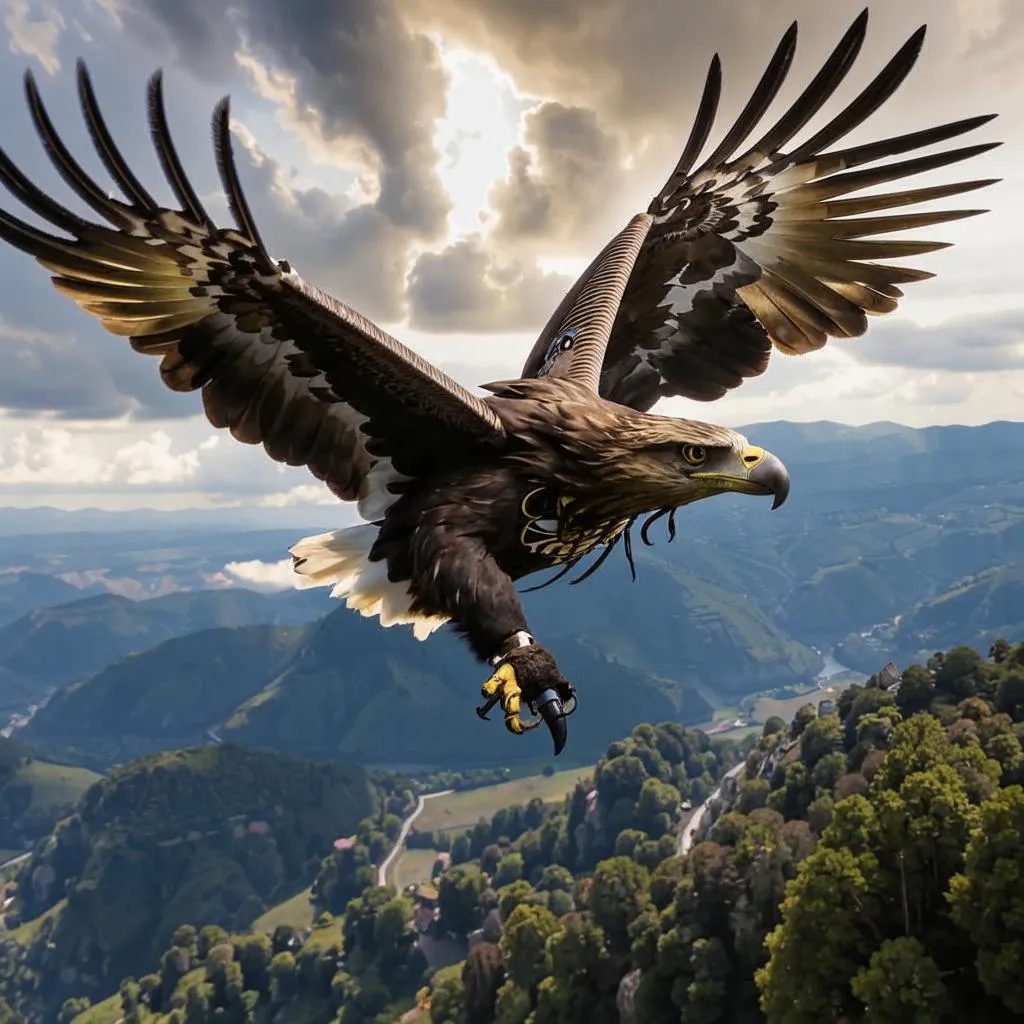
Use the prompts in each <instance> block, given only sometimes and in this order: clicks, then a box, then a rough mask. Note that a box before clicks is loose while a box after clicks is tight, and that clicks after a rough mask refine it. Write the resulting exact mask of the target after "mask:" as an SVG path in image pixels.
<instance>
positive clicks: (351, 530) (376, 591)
mask: <svg viewBox="0 0 1024 1024" xmlns="http://www.w3.org/2000/svg"><path fill="white" fill-rule="evenodd" d="M377 530H378V528H377V527H376V526H374V525H372V524H371V523H365V524H361V525H359V526H350V527H348V528H347V529H345V530H335V531H334V532H332V533H321V534H318V535H317V536H315V537H306V538H304V539H303V540H300V541H299V542H298V543H297V544H295V545H294V546H293V547H292V548H291V549H290V552H289V553H290V554H291V556H292V568H293V569H294V570H295V574H296V576H297V579H296V586H297V587H299V588H300V589H306V588H309V587H330V588H331V597H338V598H341V597H344V598H346V601H345V604H346V605H347V606H348V607H349V608H352V609H354V610H356V611H358V612H359V613H360V614H362V615H365V616H367V617H372V616H374V615H376V616H378V617H379V618H380V624H381V625H382V626H395V625H399V624H404V625H411V626H412V627H413V633H414V635H415V636H416V639H417V640H426V638H427V637H428V636H430V634H431V633H433V632H434V630H436V629H439V628H440V627H441V626H443V625H444V624H445V622H447V621H448V619H447V618H446V617H444V616H427V615H423V614H421V613H418V612H415V611H413V610H412V604H413V597H412V594H411V593H410V591H409V581H408V580H399V581H392V580H389V579H388V569H387V562H385V561H384V560H383V559H382V560H380V561H376V562H371V561H370V551H371V550H372V548H373V545H374V542H375V541H376V540H377Z"/></svg>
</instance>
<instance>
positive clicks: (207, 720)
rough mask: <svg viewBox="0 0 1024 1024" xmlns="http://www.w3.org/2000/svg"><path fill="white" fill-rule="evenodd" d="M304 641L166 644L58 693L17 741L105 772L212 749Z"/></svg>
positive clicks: (283, 634) (201, 636)
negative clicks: (180, 751) (213, 738)
mask: <svg viewBox="0 0 1024 1024" xmlns="http://www.w3.org/2000/svg"><path fill="white" fill-rule="evenodd" d="M304 635H305V631H304V630H303V629H301V628H297V627H282V626H245V627H240V628H236V629H209V630H202V631H200V632H196V633H190V634H188V635H187V636H183V637H177V638H175V639H173V640H168V641H166V642H165V643H162V644H158V645H157V646H155V647H153V648H151V649H150V650H148V651H144V652H142V653H141V654H132V655H129V656H127V657H125V658H122V659H120V660H119V661H115V662H114V663H113V664H111V665H108V666H107V667H106V668H104V669H102V670H101V671H99V672H97V673H96V674H95V675H93V676H90V677H87V678H86V679H84V680H82V681H81V682H77V683H72V684H71V685H70V686H67V687H65V688H64V689H62V690H59V691H58V692H57V693H56V694H54V696H53V697H52V698H51V699H50V701H49V703H48V704H47V705H46V706H45V707H44V708H42V709H41V710H40V711H39V712H38V714H37V715H36V716H35V717H34V718H33V719H32V721H31V722H30V723H29V724H28V725H27V726H26V728H25V729H24V730H22V731H21V732H20V733H19V735H20V736H21V737H23V738H24V739H25V740H26V741H28V742H30V743H33V744H34V745H35V747H36V749H37V750H39V751H40V752H52V753H58V752H59V754H60V756H61V757H62V758H69V759H72V760H74V761H75V762H76V763H80V764H93V765H97V766H100V767H105V766H108V765H110V764H113V763H116V762H119V761H128V760H131V759H132V758H133V757H139V756H142V755H144V754H150V753H154V752H155V751H158V750H168V749H174V748H176V747H188V746H196V745H199V744H202V743H206V742H208V741H209V738H210V737H209V730H211V729H215V728H216V727H217V726H219V725H220V724H221V723H223V722H224V721H225V720H226V719H227V718H228V717H230V716H231V714H232V713H233V712H234V710H235V708H236V707H237V706H238V705H239V704H240V703H242V702H244V701H246V700H248V699H249V698H250V697H252V695H253V694H254V693H258V692H259V691H260V689H261V688H262V687H263V686H264V685H266V684H267V683H268V682H270V680H272V679H273V678H274V676H275V675H276V674H277V672H278V671H279V670H280V667H281V665H282V664H283V663H284V662H285V661H286V659H287V658H288V657H289V656H290V655H291V654H292V653H293V652H294V651H295V650H296V648H297V647H298V645H299V642H300V641H301V639H302V638H303V636H304Z"/></svg>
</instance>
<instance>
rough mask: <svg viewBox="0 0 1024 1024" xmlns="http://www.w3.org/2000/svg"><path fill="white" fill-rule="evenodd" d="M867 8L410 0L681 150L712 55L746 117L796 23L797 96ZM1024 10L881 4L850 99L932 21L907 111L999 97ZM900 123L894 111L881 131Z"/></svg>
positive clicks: (534, 79) (852, 2)
mask: <svg viewBox="0 0 1024 1024" xmlns="http://www.w3.org/2000/svg"><path fill="white" fill-rule="evenodd" d="M863 6H864V3H863V0H833V2H832V3H830V4H828V5H827V13H826V11H825V9H824V8H823V7H822V5H821V4H820V2H818V0H786V2H785V3H774V4H766V3H764V2H763V0H736V2H733V3H728V4H725V3H721V4H702V5H699V6H697V5H694V4H692V3H680V2H679V0H644V2H643V3H627V2H623V0H525V2H520V3H514V4H511V3H508V2H507V0H407V9H408V11H409V16H410V18H411V19H412V20H413V21H414V22H415V23H416V24H417V25H420V26H423V27H425V28H430V29H433V30H435V31H439V32H441V33H442V34H444V36H445V38H446V39H449V40H450V41H452V42H458V43H459V44H461V45H464V46H467V47H476V48H480V49H483V50H486V51H487V52H489V53H492V54H493V55H494V56H495V57H496V58H497V60H498V61H499V62H500V64H501V65H502V67H504V68H505V69H506V70H507V71H508V72H509V73H510V74H511V75H512V76H513V78H514V79H515V81H516V83H517V84H518V85H519V87H520V88H521V89H523V90H524V91H526V92H530V93H532V94H534V95H537V96H544V97H557V98H558V99H559V100H560V101H561V102H562V103H566V104H570V105H578V106H584V107H590V108H592V109H594V110H596V111H597V112H598V113H599V115H600V117H601V119H602V122H603V123H605V124H611V125H613V126H615V127H617V128H620V129H623V130H625V131H628V132H630V133H631V134H632V135H633V136H634V137H642V136H644V135H649V134H650V133H652V132H657V133H659V134H665V135H668V134H669V133H670V134H671V138H670V139H667V140H666V141H667V142H668V143H669V145H670V148H678V147H679V146H680V145H681V143H682V139H683V137H685V133H686V130H687V129H688V127H689V125H688V121H689V117H690V116H691V113H692V111H693V110H694V109H695V106H696V93H697V90H698V89H699V88H700V86H701V84H702V81H703V77H704V73H705V70H706V68H707V64H708V60H709V59H710V57H711V54H712V53H714V52H716V51H719V52H721V54H722V58H723V63H724V71H725V91H724V95H723V107H724V109H725V110H726V111H729V110H736V111H738V109H739V107H738V105H737V100H738V101H739V102H740V103H742V102H743V101H745V100H746V98H747V95H746V93H748V92H749V89H750V88H751V86H752V85H753V83H754V81H756V79H757V77H758V76H759V75H760V73H761V71H762V69H763V67H764V65H765V64H766V62H767V60H768V57H769V56H770V53H771V50H772V49H773V48H774V45H775V43H776V41H777V40H778V39H779V38H781V36H782V33H783V31H784V30H785V28H786V27H787V25H788V23H789V22H790V21H792V20H793V19H797V20H799V22H800V38H801V44H800V48H799V51H798V55H797V59H796V61H795V64H794V70H793V77H794V84H793V85H792V86H791V87H790V88H789V89H788V90H787V91H786V93H785V94H784V95H788V96H790V97H792V96H795V93H796V90H797V89H799V88H801V87H802V85H803V84H804V83H805V82H806V81H807V80H809V78H810V76H811V75H812V74H813V73H814V72H815V71H817V70H818V67H819V66H820V64H821V62H822V61H823V60H824V58H825V56H826V55H827V54H828V52H829V51H830V50H831V48H832V47H833V46H835V44H836V43H837V42H838V40H839V36H840V34H841V33H842V32H843V31H844V30H845V28H846V27H847V26H848V25H849V24H850V23H851V22H852V21H853V19H854V18H855V17H856V16H857V14H858V13H859V12H860V10H861V9H862V8H863ZM1017 7H1018V5H1015V4H1010V3H1003V4H1001V5H999V6H996V5H993V4H984V3H974V2H964V3H955V4H954V3H949V4H942V5H937V4H934V3H932V2H930V0H910V2H908V3H905V4H898V5H897V4H878V5H875V6H873V7H872V9H871V25H870V29H869V37H868V41H867V43H866V45H865V48H864V54H863V55H862V57H861V58H860V60H859V61H858V66H857V67H855V69H854V71H853V72H852V73H851V75H850V79H849V85H848V88H849V90H850V95H852V94H853V89H855V88H858V87H859V86H860V85H863V84H864V83H865V82H866V81H867V79H868V77H870V76H871V75H872V74H874V73H875V72H876V71H877V70H878V69H879V68H880V67H881V65H882V64H883V63H884V62H885V60H887V59H888V57H889V56H890V55H891V54H892V53H893V52H895V50H896V49H897V48H898V46H899V45H900V44H901V43H902V42H903V41H904V40H905V39H906V38H907V37H908V36H909V35H910V33H911V32H912V31H914V29H916V28H917V26H918V25H919V24H920V23H921V22H927V23H928V26H929V41H928V55H927V60H926V61H922V62H921V63H922V67H920V68H919V69H918V70H917V71H915V74H914V78H913V79H912V80H911V81H909V82H908V83H906V85H905V86H904V87H903V88H902V89H901V94H902V95H901V101H900V102H899V103H898V104H897V106H898V107H900V108H901V109H902V112H903V113H904V114H905V112H906V111H907V110H913V109H914V108H913V106H911V105H909V104H908V103H907V102H906V101H907V100H908V99H909V98H910V97H911V96H917V97H921V98H925V99H929V98H930V99H931V100H932V103H934V98H935V93H934V91H932V87H934V86H935V85H936V84H938V85H941V86H944V87H943V88H942V91H941V93H940V95H942V96H943V97H945V98H946V99H945V104H946V106H947V107H949V106H950V105H951V104H953V105H955V103H956V102H957V100H958V98H963V97H964V94H965V93H969V94H972V95H970V96H968V97H966V98H967V101H968V102H972V101H973V100H974V99H975V98H976V96H977V95H978V94H979V93H983V94H985V93H988V94H989V96H990V93H989V91H988V90H987V89H986V87H985V84H984V82H983V81H981V79H982V77H983V76H991V75H993V74H996V73H998V67H999V61H1000V60H1001V59H1002V58H1003V54H1004V53H1005V51H1007V50H1008V49H1012V47H1013V45H1014V44H1012V42H1011V41H1009V40H1008V39H1007V38H1006V36H1007V35H1008V34H1010V33H1012V26H1013V23H1014V22H1015V21H1016V20H1018V19H1019V18H1020V12H1019V11H1018V10H1017ZM951 58H963V60H962V61H958V63H957V65H956V66H957V70H958V74H957V85H956V90H955V91H954V90H951V89H950V87H949V80H948V68H949V66H950V64H949V63H948V61H949V60H950V59H951ZM861 63H862V64H863V66H860V65H861ZM925 65H926V66H925ZM1018 77H1019V76H1018ZM968 79H970V81H968ZM1018 86H1019V83H1018ZM845 88H847V86H844V89H845ZM723 116H724V117H727V116H728V114H727V113H726V114H724V115H723ZM896 116H897V115H896V114H895V112H894V111H891V112H886V111H885V110H883V111H882V112H880V113H879V115H878V116H877V117H876V118H875V119H873V122H874V124H875V125H878V124H885V123H886V121H887V120H888V119H890V118H893V117H896ZM890 123H891V121H890ZM871 131H874V128H872V129H871Z"/></svg>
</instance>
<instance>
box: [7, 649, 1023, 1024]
mask: <svg viewBox="0 0 1024 1024" xmlns="http://www.w3.org/2000/svg"><path fill="white" fill-rule="evenodd" d="M1022 737H1024V644H1020V645H1018V646H1016V647H1014V646H1013V645H1011V644H1009V643H1007V642H1005V641H1000V642H998V643H996V644H994V645H993V648H992V650H991V652H990V654H989V657H987V658H985V657H982V656H981V655H979V654H978V653H977V652H975V651H973V650H970V649H967V648H960V649H954V650H951V651H948V652H946V653H943V654H937V655H935V656H933V657H932V658H931V659H930V660H929V662H928V664H927V665H916V666H910V667H908V668H906V670H905V671H904V672H903V674H902V679H901V680H900V681H899V682H898V683H894V682H893V677H892V676H891V675H890V674H887V673H883V674H880V675H876V676H872V677H871V678H870V679H869V680H868V681H867V683H866V684H865V685H864V686H851V687H849V688H848V689H846V690H845V691H844V692H843V693H842V695H841V697H840V698H839V699H838V701H837V702H836V706H835V709H834V711H833V710H830V709H829V708H828V706H820V707H818V708H816V707H815V706H814V705H813V704H811V705H807V706H806V707H804V708H801V709H800V711H799V712H798V713H797V714H796V716H795V717H794V719H793V721H792V722H791V723H788V724H787V723H785V722H783V721H782V720H781V719H777V718H776V719H772V720H770V721H769V722H768V723H767V724H766V725H765V728H764V733H763V735H761V736H760V737H751V741H750V743H748V744H747V745H746V747H745V748H742V749H747V748H749V751H748V752H747V753H746V758H745V761H743V762H741V764H742V766H743V777H742V781H741V782H740V784H739V786H738V787H726V789H725V790H724V796H723V797H722V798H719V799H716V800H715V801H713V802H712V805H711V808H710V810H709V813H708V815H707V817H706V821H708V822H710V823H711V824H710V831H709V832H707V833H702V834H698V836H697V840H698V841H697V843H696V845H695V846H694V847H693V848H692V849H691V850H690V851H689V852H688V853H687V854H685V855H679V854H678V852H677V851H678V849H679V841H678V834H677V833H678V831H679V830H681V829H687V828H689V827H691V824H692V823H691V822H690V821H689V814H690V810H689V808H688V806H687V805H685V804H683V803H682V795H683V794H682V792H681V788H680V787H684V788H685V784H686V783H687V782H688V781H689V780H693V779H696V778H702V779H703V778H705V777H706V778H707V779H709V780H712V784H713V783H714V782H716V781H719V780H721V779H722V778H723V776H724V773H725V772H726V770H727V769H728V767H729V765H731V764H732V763H733V759H734V758H735V757H737V756H742V750H741V748H739V747H737V745H736V743H735V742H734V741H728V740H724V741H716V742H712V741H710V740H709V739H708V737H706V736H704V735H703V734H702V733H699V732H694V731H691V730H685V729H682V728H681V727H680V726H678V725H676V724H664V725H653V726H652V725H646V724H645V725H640V726H638V727H636V728H635V729H634V730H633V732H632V734H631V735H630V736H628V737H626V738H624V739H622V740H620V741H617V742H615V743H613V744H612V745H611V746H610V747H609V749H608V751H607V753H606V755H605V756H604V757H603V758H602V759H601V760H600V761H599V762H598V764H597V765H596V766H595V769H594V774H593V779H592V781H588V782H585V783H582V784H580V785H578V786H577V788H576V790H575V791H574V792H572V793H571V794H570V795H569V796H568V797H567V798H566V799H565V801H564V803H563V804H560V805H545V804H543V803H542V802H541V801H539V800H535V801H531V802H530V804H528V805H526V806H519V807H510V808H505V809H503V810H501V811H500V812H498V813H497V814H495V815H494V816H493V817H492V818H491V819H490V820H483V821H481V822H479V823H478V824H477V826H475V827H474V828H472V829H469V830H467V831H465V832H460V833H458V834H456V835H455V836H450V837H449V839H450V840H451V843H450V858H451V862H450V864H445V863H440V864H438V865H435V869H434V873H435V884H436V896H435V895H434V894H433V893H432V892H431V891H430V890H429V887H427V888H419V887H417V886H416V885H412V886H410V888H409V889H408V890H407V891H405V892H396V891H395V889H394V888H392V887H390V886H384V887H378V886H377V885H376V884H375V883H376V879H375V877H374V872H373V871H372V870H371V865H372V863H373V862H374V860H375V859H376V858H379V857H380V856H382V854H383V850H384V848H385V847H386V841H385V842H381V841H378V837H376V836H375V835H374V834H373V831H372V830H370V831H369V832H367V831H365V830H364V828H363V826H361V827H360V831H359V835H358V836H357V837H355V838H354V841H353V842H351V843H347V844H342V845H341V846H340V847H339V848H337V849H336V850H334V851H333V852H332V853H331V854H330V855H329V856H328V857H326V858H325V859H324V861H323V863H322V865H321V868H320V872H319V875H318V878H317V881H316V883H315V885H314V888H313V899H314V901H315V902H316V904H317V905H318V907H319V909H320V910H321V911H322V912H323V913H322V915H321V919H320V923H319V925H318V926H317V927H314V928H313V929H312V930H311V932H310V933H309V934H308V935H306V934H296V933H294V932H293V931H292V929H291V928H290V927H287V926H284V925H282V926H279V927H278V928H276V929H275V930H274V931H273V934H272V935H252V934H239V933H236V934H235V935H230V934H228V933H227V932H226V931H224V930H223V929H221V928H216V927H207V928H204V929H198V930H197V929H196V928H190V927H181V928H178V929H177V930H176V931H175V932H174V934H173V935H172V936H171V937H170V939H169V942H170V946H169V948H167V950H166V952H164V954H163V955H162V956H160V957H158V956H156V955H153V956H152V957H151V958H150V960H149V963H148V967H147V968H146V969H147V970H149V971H150V972H151V973H147V974H144V975H142V976H141V977H138V976H137V977H138V980H135V979H125V980H124V981H123V982H122V984H121V990H120V994H119V995H115V996H113V997H111V999H110V1000H108V1001H105V1002H104V1003H102V1004H100V1005H99V1006H97V1007H96V1011H95V1013H93V1011H91V1010H86V1009H85V1004H84V1003H83V1002H81V1001H78V1000H74V1001H71V1002H69V1003H67V1004H66V1006H65V1008H64V1011H63V1014H64V1016H63V1017H62V1020H70V1019H77V1016H76V1015H78V1014H81V1024H105V1022H107V1021H111V1022H112V1021H114V1020H118V1019H121V1018H123V1019H124V1020H125V1021H126V1022H129V1021H130V1022H132V1024H135V1022H139V1021H142V1022H145V1024H212V1022H214V1021H218V1022H220V1021H239V1022H243V1021H247V1022H253V1024H271V1022H274V1021H278V1022H284V1021H303V1022H306V1024H333V1022H335V1021H340V1022H341V1024H371V1022H373V1024H398V1022H399V1021H401V1022H403V1024H417V1022H419V1024H428V1022H429V1024H449V1022H450V1024H528V1022H531V1024H533V1022H535V1024H576V1022H586V1024H590V1022H595V1024H604V1022H607V1024H616V1022H619V1021H625V1022H627V1024H677V1022H678V1021H680V1020H688V1021H708V1022H711V1021H723V1022H724V1021H730V1022H732V1021H736V1022H739V1024H747V1022H751V1024H753V1022H756V1021H767V1022H768V1024H820V1022H822V1021H827V1020H834V1019H842V1020H845V1021H849V1022H869V1021H870V1022H881V1021H884V1022H889V1021H893V1022H895V1021H904V1020H911V1021H919V1022H932V1021H934V1022H939V1024H941V1022H944V1021H947V1020H949V1021H967V1020H971V1021H983V1022H991V1024H998V1022H1003V1021H1009V1020H1013V1019H1019V1018H1020V1016H1021V1015H1022V1014H1024V976H1022V974H1021V972H1020V969H1019V965H1020V955H1019V951H1020V950H1022V949H1024V892H1022V891H1021V888H1020V885H1019V880H1020V878H1021V877H1024V745H1022ZM751 743H752V746H751ZM382 785H383V787H384V792H385V793H386V794H387V795H386V797H385V806H386V807H389V806H395V807H397V806H398V805H399V804H401V805H403V806H405V805H406V804H407V802H408V787H409V785H411V780H403V779H401V778H393V779H392V780H391V782H390V783H388V782H387V781H386V780H383V779H382ZM94 792H95V791H94ZM403 794H404V795H403ZM97 799H98V798H97V797H95V796H93V797H92V800H93V801H96V800H97ZM723 801H724V803H723ZM99 803H100V804H102V803H103V801H102V800H101V801H99ZM115 820H116V817H115ZM434 841H440V837H435V839H434ZM360 886H361V888H360ZM76 898H77V897H69V905H70V904H71V902H73V900H74V899H76ZM424 901H426V902H424ZM417 903H419V904H420V906H419V908H418V909H417ZM435 903H436V908H437V915H438V916H437V920H436V921H435V920H433V917H434V914H433V912H432V911H431V912H430V913H428V914H427V917H426V919H424V917H423V914H424V907H426V908H427V910H428V911H429V910H430V907H432V906H433V905H434V904H435ZM331 912H335V913H338V914H341V913H343V915H344V916H343V919H341V918H338V919H332V916H331ZM55 933H56V929H55V930H54V934H55ZM50 938H52V935H51V936H49V937H47V935H46V925H45V924H44V925H43V926H41V927H40V928H39V932H38V938H37V940H36V941H35V942H33V943H32V944H31V946H30V947H29V949H28V950H27V951H26V952H24V953H21V952H19V951H18V950H16V949H13V948H12V947H11V946H10V945H9V946H8V948H7V956H8V962H7V966H6V971H5V972H4V975H3V976H4V977H5V979H6V980H5V981H4V982H3V984H4V985H5V989H4V994H5V997H6V999H7V1002H8V1004H10V1006H11V1007H13V1008H14V1009H12V1010H11V1019H12V1020H16V1019H17V1016H16V1015H17V1013H18V1012H21V1010H19V1007H20V1008H21V1009H22V1010H24V1009H29V1008H31V1007H32V1006H33V1005H36V1006H38V1001H35V1002H34V1001H33V1000H38V992H39V989H38V988H37V989H36V990H35V994H34V995H33V992H32V979H33V978H34V977H37V976H38V975H37V974H36V973H35V972H38V971H39V970H40V967H39V965H40V963H46V962H47V954H46V952H45V950H46V949H47V948H48V947H47V946H46V943H45V942H44V941H43V940H44V939H46V940H47V941H49V939H50ZM441 951H444V954H443V955H444V957H448V958H449V961H450V960H452V959H454V960H455V961H456V962H454V963H450V965H449V966H440V969H438V967H439V964H441V963H444V958H443V957H442V960H441V961H440V962H438V961H437V960H436V959H434V960H431V958H436V957H437V956H438V955H439V953H440V952H441ZM432 963H433V964H434V966H433V967H432V966H431V964H432ZM83 1010H85V1012H84V1013H83V1012H82V1011H83Z"/></svg>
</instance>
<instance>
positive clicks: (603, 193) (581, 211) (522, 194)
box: [490, 101, 622, 248]
mask: <svg viewBox="0 0 1024 1024" xmlns="http://www.w3.org/2000/svg"><path fill="white" fill-rule="evenodd" d="M523 122H524V124H523V136H524V142H525V146H516V147H514V148H513V149H512V150H511V151H510V153H509V173H508V175H507V177H506V178H505V179H504V180H503V181H499V182H497V183H496V184H495V185H494V187H493V188H492V189H491V195H490V200H491V207H492V208H493V210H494V212H495V214H496V215H497V218H498V219H497V223H496V224H495V226H494V237H495V241H496V242H498V243H502V242H505V241H516V240H519V239H524V238H525V239H533V240H535V241H536V240H539V241H542V242H544V243H545V245H546V246H550V247H554V248H558V247H559V243H560V242H564V241H565V240H566V239H569V240H571V241H572V242H573V243H574V247H578V246H579V244H580V243H581V242H584V243H585V242H587V241H588V240H590V236H591V235H592V233H593V227H594V221H595V215H596V214H598V213H599V211H602V209H603V207H604V206H605V205H606V200H607V197H608V196H609V195H614V194H616V192H617V191H618V185H619V182H620V179H621V170H622V166H621V165H622V150H621V147H620V144H619V141H618V139H617V138H615V137H614V136H612V135H610V134H609V133H608V132H606V131H604V130H603V129H602V128H601V126H600V124H599V123H598V119H597V115H596V114H595V113H594V111H593V110H588V109H586V108H584V107H567V106H565V105H564V104H562V103H557V102H550V101H549V102H544V103H541V104H539V105H538V106H536V107H534V108H533V109H532V110H530V111H529V112H527V114H526V115H525V116H524V118H523Z"/></svg>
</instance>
